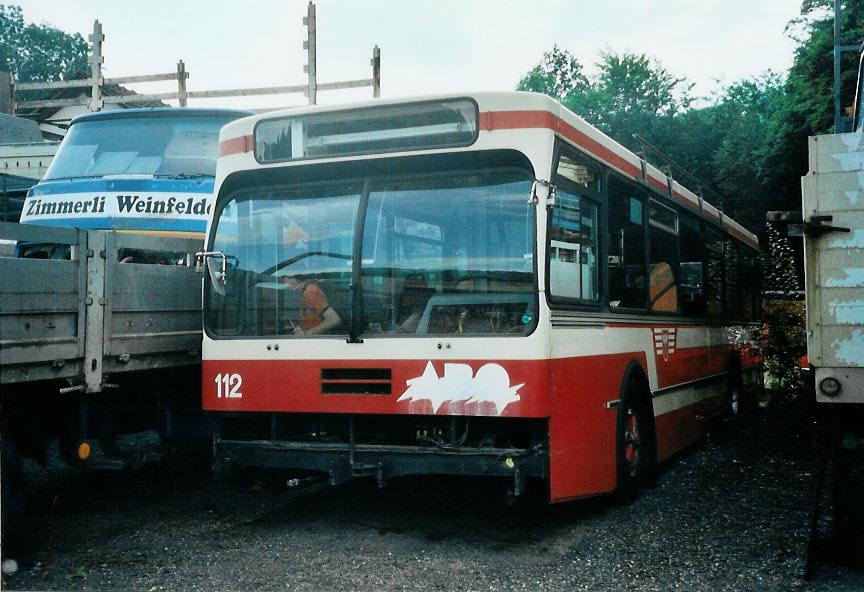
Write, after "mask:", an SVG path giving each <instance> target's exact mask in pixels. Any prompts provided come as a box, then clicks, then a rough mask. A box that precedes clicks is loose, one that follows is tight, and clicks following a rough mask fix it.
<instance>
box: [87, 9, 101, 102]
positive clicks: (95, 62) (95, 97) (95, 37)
mask: <svg viewBox="0 0 864 592" xmlns="http://www.w3.org/2000/svg"><path fill="white" fill-rule="evenodd" d="M103 41H105V35H103V34H102V24H101V23H100V22H99V21H93V34H92V35H90V42H91V43H92V44H93V47H92V50H91V53H90V58H89V59H88V60H87V61H88V62H90V78H91V79H92V81H93V82H92V87H91V90H90V104H89V105H88V108H89V109H90V110H91V111H101V110H102V107H104V106H105V104H104V102H103V101H102V85H103V84H105V79H104V78H103V77H102V63H103V62H104V61H105V60H104V58H103V57H102V42H103Z"/></svg>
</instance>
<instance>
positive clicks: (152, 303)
mask: <svg viewBox="0 0 864 592" xmlns="http://www.w3.org/2000/svg"><path fill="white" fill-rule="evenodd" d="M154 246H158V247H159V249H160V250H162V251H164V252H172V253H174V254H175V256H174V257H173V258H172V261H170V262H169V261H167V260H166V263H176V262H177V261H176V260H173V259H179V260H184V262H185V263H187V264H186V265H176V264H165V265H159V264H143V263H134V262H132V263H118V262H117V261H118V259H119V254H120V253H121V251H123V250H124V249H141V250H145V251H148V250H149V251H152V250H153V249H154ZM202 246H203V244H202V241H200V240H195V239H174V238H160V239H159V240H158V242H154V239H153V237H147V236H135V235H128V234H122V233H110V234H109V236H108V245H107V249H106V256H107V257H108V260H109V262H110V264H109V265H108V269H107V270H106V279H105V281H106V294H107V304H106V321H105V332H104V337H105V342H104V348H105V349H104V361H105V366H106V372H107V371H111V372H118V371H132V370H136V369H142V368H165V367H172V366H182V365H189V364H198V363H200V360H201V357H200V350H201V275H200V274H199V273H197V272H196V270H195V268H194V267H192V266H191V263H192V260H193V255H194V253H195V252H196V251H198V250H200V249H201V248H202Z"/></svg>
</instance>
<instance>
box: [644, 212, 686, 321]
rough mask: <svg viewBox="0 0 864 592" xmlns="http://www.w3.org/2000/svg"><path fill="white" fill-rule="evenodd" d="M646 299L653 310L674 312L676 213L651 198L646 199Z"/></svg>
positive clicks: (675, 302)
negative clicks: (647, 272) (648, 268)
mask: <svg viewBox="0 0 864 592" xmlns="http://www.w3.org/2000/svg"><path fill="white" fill-rule="evenodd" d="M648 223H649V228H648V241H649V244H648V248H649V250H650V253H651V267H650V272H649V274H648V301H649V304H650V308H651V310H652V311H654V312H678V275H679V273H678V269H679V266H678V230H679V227H678V214H677V212H676V211H675V210H673V209H672V208H670V207H667V206H665V205H663V204H661V203H658V202H657V201H654V200H653V199H652V200H650V201H649V202H648Z"/></svg>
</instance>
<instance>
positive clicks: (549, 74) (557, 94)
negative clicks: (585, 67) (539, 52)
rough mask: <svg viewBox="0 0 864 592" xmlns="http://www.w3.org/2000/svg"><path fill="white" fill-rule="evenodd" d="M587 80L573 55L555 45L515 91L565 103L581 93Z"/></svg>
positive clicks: (586, 84)
mask: <svg viewBox="0 0 864 592" xmlns="http://www.w3.org/2000/svg"><path fill="white" fill-rule="evenodd" d="M587 87H588V79H587V78H585V75H584V74H583V73H582V64H580V63H579V60H577V59H576V58H575V57H573V55H572V54H571V53H570V52H569V51H567V50H562V49H561V48H559V47H558V46H557V45H553V46H552V51H547V52H546V53H544V54H543V59H542V60H541V61H540V63H539V64H537V65H536V66H534V68H532V69H531V71H530V72H528V73H527V74H526V75H525V76H524V77H523V78H522V80H520V81H519V84H518V85H517V86H516V90H530V91H534V92H539V93H542V94H544V95H548V96H550V97H553V98H555V99H558V100H559V101H565V100H566V99H567V98H568V97H569V96H571V95H572V94H578V93H582V92H584V91H585V90H586V88H587Z"/></svg>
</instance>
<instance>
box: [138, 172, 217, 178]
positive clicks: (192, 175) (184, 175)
mask: <svg viewBox="0 0 864 592" xmlns="http://www.w3.org/2000/svg"><path fill="white" fill-rule="evenodd" d="M215 176H216V175H212V174H210V173H176V174H173V175H153V178H154V179H200V178H201V177H208V178H210V179H212V178H214V177H215Z"/></svg>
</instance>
